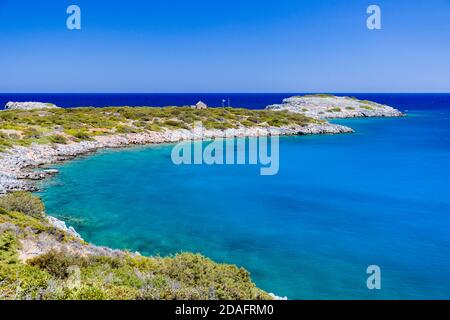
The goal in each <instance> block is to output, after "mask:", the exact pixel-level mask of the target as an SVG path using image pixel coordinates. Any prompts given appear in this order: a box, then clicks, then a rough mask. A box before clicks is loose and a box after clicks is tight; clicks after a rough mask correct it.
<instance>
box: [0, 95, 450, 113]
mask: <svg viewBox="0 0 450 320" xmlns="http://www.w3.org/2000/svg"><path fill="white" fill-rule="evenodd" d="M301 94H303V93H256V94H255V93H142V94H136V93H132V94H127V93H112V94H109V93H104V94H98V93H91V94H86V93H81V94H80V93H78V94H77V93H70V94H67V93H62V94H55V93H25V94H23V93H11V94H7V93H0V108H3V106H4V105H5V104H6V103H7V102H8V101H41V102H51V103H55V104H56V105H58V106H60V107H63V108H70V107H80V106H93V107H105V106H174V105H175V106H181V105H192V104H195V103H197V102H198V101H199V100H202V101H204V102H205V103H206V104H208V105H209V106H216V107H221V106H222V100H224V99H225V100H226V101H225V106H227V105H228V99H229V100H230V105H231V106H233V107H244V108H249V109H261V108H264V107H266V106H267V105H269V104H274V103H280V102H281V100H282V99H283V98H286V97H290V96H293V95H301ZM339 95H348V96H355V97H358V98H360V99H367V100H374V101H377V102H380V103H390V104H392V105H394V106H396V107H398V108H400V109H408V110H414V109H423V108H426V109H442V108H446V107H448V101H449V99H450V94H391V93H340V94H339Z"/></svg>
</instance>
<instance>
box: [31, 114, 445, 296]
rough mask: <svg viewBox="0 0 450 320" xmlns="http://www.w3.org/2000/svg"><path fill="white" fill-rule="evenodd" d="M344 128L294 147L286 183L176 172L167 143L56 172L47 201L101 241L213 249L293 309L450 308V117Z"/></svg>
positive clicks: (297, 141) (160, 249)
mask: <svg viewBox="0 0 450 320" xmlns="http://www.w3.org/2000/svg"><path fill="white" fill-rule="evenodd" d="M339 123H342V124H345V125H348V126H350V127H352V128H354V129H355V130H356V133H355V134H349V135H333V136H309V137H282V138H280V166H279V173H278V174H277V175H274V176H260V175H259V168H257V167H255V166H249V165H245V166H226V165H224V166H208V165H197V166H195V165H184V166H183V165H180V166H176V165H174V164H173V163H172V161H171V151H172V146H171V145H160V146H148V147H137V148H132V149H124V150H103V151H100V152H98V153H95V154H93V155H89V156H86V157H83V158H79V159H76V160H74V161H71V162H68V163H65V164H61V165H57V166H54V167H55V168H57V169H59V170H60V174H59V175H57V176H56V177H54V178H52V179H50V180H47V181H44V182H43V184H42V186H41V187H42V191H41V192H40V193H39V195H40V196H41V197H42V199H43V200H44V203H45V205H46V208H47V212H48V213H49V214H50V215H54V216H56V217H58V218H60V219H63V220H65V221H66V222H67V223H68V224H69V225H71V226H73V227H75V228H76V230H77V231H78V232H79V233H80V234H81V235H82V236H83V237H84V238H85V240H87V241H89V242H92V243H95V244H97V245H107V246H110V247H113V248H121V249H129V250H132V251H139V252H140V253H142V254H145V255H155V254H160V255H170V254H175V253H177V252H180V251H192V252H199V253H202V254H204V255H205V256H207V257H209V258H211V259H213V260H215V261H217V262H226V263H234V264H237V265H238V266H242V267H245V268H246V269H247V270H249V271H250V272H251V276H252V279H253V280H254V281H255V282H256V284H257V285H258V286H259V287H260V288H262V289H264V290H266V291H268V292H273V293H275V294H277V295H279V296H287V297H288V298H290V299H308V298H316V299H317V298H318V299H352V298H355V299H359V298H368V299H371V298H387V299H397V298H405V299H406V298H412V299H414V298H450V289H449V286H448V279H450V270H449V269H450V268H449V267H448V266H449V265H450V235H449V233H448V230H449V228H450V199H449V197H448V194H447V193H448V189H449V181H450V170H449V169H448V163H449V159H450V128H449V123H450V113H449V112H448V109H446V110H445V111H444V112H436V111H420V112H416V113H414V114H412V115H410V116H409V117H407V118H395V119H355V120H345V121H339ZM369 265H378V266H380V268H381V270H382V280H381V281H382V289H381V290H368V289H367V286H366V280H367V276H368V275H367V274H366V269H367V267H368V266H369Z"/></svg>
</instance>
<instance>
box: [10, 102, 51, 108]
mask: <svg viewBox="0 0 450 320" xmlns="http://www.w3.org/2000/svg"><path fill="white" fill-rule="evenodd" d="M54 108H58V106H56V105H54V104H53V103H44V102H32V101H28V102H13V101H9V102H8V103H7V104H6V105H5V110H34V109H54Z"/></svg>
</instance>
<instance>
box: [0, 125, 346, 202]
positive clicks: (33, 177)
mask: <svg viewBox="0 0 450 320" xmlns="http://www.w3.org/2000/svg"><path fill="white" fill-rule="evenodd" d="M270 132H278V133H279V134H280V135H311V134H340V133H352V132H353V130H352V129H351V128H348V127H345V126H341V125H336V124H331V123H320V124H308V125H306V126H294V127H293V126H290V127H281V128H276V127H271V128H261V127H254V128H240V129H227V130H216V129H213V130H207V129H204V130H203V131H202V132H201V133H196V132H192V131H190V130H186V129H179V130H166V131H164V132H151V133H129V134H120V135H107V136H97V137H95V140H93V141H82V142H76V143H69V144H51V145H40V144H33V145H31V146H29V147H22V146H15V147H13V148H11V149H9V150H8V151H6V152H3V153H0V159H1V165H0V194H4V193H7V192H13V191H36V181H37V180H42V179H45V178H46V177H49V176H52V175H54V174H57V171H55V170H46V169H44V170H35V169H36V168H39V167H41V166H44V165H49V164H54V163H58V162H62V161H66V160H70V159H73V158H75V157H77V156H80V155H83V154H86V153H90V152H94V151H96V150H99V149H106V148H123V147H128V146H133V145H146V144H160V143H176V142H179V141H184V140H191V139H194V140H199V139H212V138H221V137H233V136H234V137H256V136H266V135H268V134H269V133H270Z"/></svg>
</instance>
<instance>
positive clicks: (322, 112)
mask: <svg viewBox="0 0 450 320" xmlns="http://www.w3.org/2000/svg"><path fill="white" fill-rule="evenodd" d="M266 109H269V110H275V111H283V110H285V111H290V112H294V113H301V114H304V115H305V116H308V117H311V118H316V119H337V118H359V117H361V118H363V117H401V116H403V113H402V112H400V111H399V110H397V109H394V108H392V107H390V106H387V105H383V104H379V103H376V102H372V101H367V100H359V99H356V98H352V97H337V96H333V95H321V94H318V95H306V96H297V97H290V98H287V99H284V100H283V103H282V104H274V105H270V106H267V107H266Z"/></svg>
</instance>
